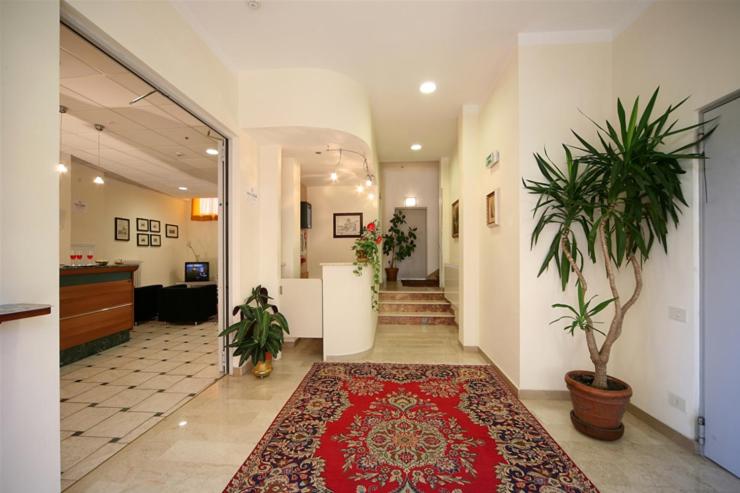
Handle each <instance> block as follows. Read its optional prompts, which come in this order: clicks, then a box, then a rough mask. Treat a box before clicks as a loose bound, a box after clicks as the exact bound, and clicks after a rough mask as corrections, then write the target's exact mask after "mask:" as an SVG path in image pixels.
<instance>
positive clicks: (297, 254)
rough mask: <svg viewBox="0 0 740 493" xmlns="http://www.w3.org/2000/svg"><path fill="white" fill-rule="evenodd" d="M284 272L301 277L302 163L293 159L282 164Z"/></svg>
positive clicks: (290, 276) (284, 273)
mask: <svg viewBox="0 0 740 493" xmlns="http://www.w3.org/2000/svg"><path fill="white" fill-rule="evenodd" d="M281 203H282V228H281V229H282V238H281V241H282V265H281V267H282V272H281V277H282V278H284V279H294V278H299V277H301V165H300V163H299V162H298V161H297V160H295V159H293V158H287V159H284V160H283V165H282V198H281Z"/></svg>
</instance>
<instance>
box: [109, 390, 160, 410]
mask: <svg viewBox="0 0 740 493" xmlns="http://www.w3.org/2000/svg"><path fill="white" fill-rule="evenodd" d="M155 392H157V391H156V390H154V389H136V388H134V389H129V388H126V390H124V391H122V392H120V393H118V394H116V395H114V396H113V397H111V398H110V399H106V400H104V401H100V402H99V403H98V406H99V407H117V408H131V407H134V406H135V405H136V404H138V403H140V402H141V401H143V400H144V399H146V398H147V397H150V396H151V395H152V394H154V393H155Z"/></svg>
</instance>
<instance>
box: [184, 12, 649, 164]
mask: <svg viewBox="0 0 740 493" xmlns="http://www.w3.org/2000/svg"><path fill="white" fill-rule="evenodd" d="M172 2H173V3H174V4H175V6H176V7H177V8H178V10H179V11H180V12H181V13H182V15H183V16H184V17H185V18H186V20H188V21H189V22H190V24H191V25H192V26H193V27H194V29H195V30H196V31H197V32H198V33H199V34H200V35H201V36H202V37H203V38H204V40H205V41H206V42H207V43H208V44H209V45H210V47H211V49H212V50H213V51H214V53H216V54H217V55H218V56H219V57H220V58H221V59H222V60H223V62H224V63H226V64H227V65H228V66H230V67H231V68H232V69H233V70H253V69H272V68H297V67H317V68H324V69H330V70H335V71H338V72H342V73H344V74H347V75H348V76H350V77H353V78H354V79H355V80H357V81H359V82H360V83H362V84H363V85H364V86H365V87H366V88H367V91H368V93H369V95H370V100H371V104H372V112H373V119H374V129H375V133H376V138H377V146H378V154H379V158H380V160H381V161H412V160H413V161H425V160H436V159H439V158H440V157H441V156H447V155H449V154H450V153H451V152H452V150H453V146H454V144H455V140H456V117H457V114H458V112H459V110H460V108H461V106H462V105H463V104H470V103H473V104H475V103H478V104H480V103H483V102H485V99H486V97H487V95H488V94H489V93H490V91H491V89H492V87H493V86H494V84H495V82H496V76H497V74H498V73H500V71H501V69H502V68H503V66H504V65H505V63H506V62H507V60H508V59H509V58H510V57H511V56H512V53H513V49H514V47H515V45H516V40H517V34H518V33H520V32H543V31H563V30H603V29H608V30H620V29H622V28H624V26H626V25H628V24H629V23H630V22H631V21H632V20H634V18H636V17H637V16H638V15H639V14H640V12H642V10H643V9H644V8H645V7H646V6H647V5H648V4H649V2H644V1H608V0H593V1H569V2H563V1H540V2H531V1H490V2H485V1H446V2H445V1H395V2H383V1H347V2H331V1H325V2H314V1H275V0H263V1H262V6H261V8H260V9H259V10H253V9H250V8H249V7H248V6H247V2H246V1H241V0H240V1H233V0H211V1H193V0H172ZM425 80H434V81H436V82H437V85H438V90H437V92H436V93H435V94H432V95H422V94H420V93H419V91H418V87H419V84H420V83H421V82H423V81H425ZM414 142H419V143H421V144H422V145H423V146H424V147H423V149H422V150H421V151H419V152H413V151H411V150H409V146H410V145H411V144H412V143H414Z"/></svg>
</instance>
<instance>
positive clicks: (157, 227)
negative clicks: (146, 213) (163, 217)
mask: <svg viewBox="0 0 740 493" xmlns="http://www.w3.org/2000/svg"><path fill="white" fill-rule="evenodd" d="M149 231H150V232H151V233H159V232H161V231H162V225H161V223H160V222H159V221H157V220H156V219H150V220H149Z"/></svg>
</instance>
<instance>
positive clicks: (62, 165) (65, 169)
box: [54, 163, 69, 175]
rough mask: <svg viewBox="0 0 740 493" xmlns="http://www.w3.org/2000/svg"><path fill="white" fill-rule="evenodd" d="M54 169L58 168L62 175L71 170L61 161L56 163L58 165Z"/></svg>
mask: <svg viewBox="0 0 740 493" xmlns="http://www.w3.org/2000/svg"><path fill="white" fill-rule="evenodd" d="M54 169H55V170H56V172H57V173H59V174H60V175H62V174H64V173H66V172H67V171H69V169H68V168H67V167H66V166H65V165H64V164H63V163H59V164H57V165H56V167H55V168H54Z"/></svg>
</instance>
